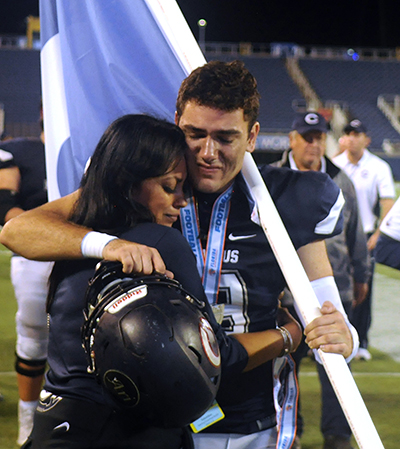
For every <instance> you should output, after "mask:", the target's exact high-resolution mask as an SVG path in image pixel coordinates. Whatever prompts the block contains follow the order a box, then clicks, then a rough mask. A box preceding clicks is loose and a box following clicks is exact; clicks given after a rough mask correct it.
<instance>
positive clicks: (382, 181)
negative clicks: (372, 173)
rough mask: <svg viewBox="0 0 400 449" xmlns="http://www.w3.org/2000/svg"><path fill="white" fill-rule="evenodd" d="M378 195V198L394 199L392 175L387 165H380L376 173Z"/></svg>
mask: <svg viewBox="0 0 400 449" xmlns="http://www.w3.org/2000/svg"><path fill="white" fill-rule="evenodd" d="M378 178H379V181H378V194H379V198H381V199H383V198H395V197H396V192H395V188H394V181H393V174H392V170H391V168H390V166H389V164H388V163H386V162H384V163H383V164H382V167H381V170H380V171H379V173H378Z"/></svg>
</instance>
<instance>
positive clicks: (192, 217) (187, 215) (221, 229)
mask: <svg viewBox="0 0 400 449" xmlns="http://www.w3.org/2000/svg"><path fill="white" fill-rule="evenodd" d="M232 191H233V185H231V186H230V187H229V188H228V189H227V190H225V192H223V193H221V195H220V196H219V197H218V198H217V199H216V201H215V203H214V205H213V208H212V211H211V219H210V227H209V231H208V236H207V247H206V250H205V251H203V248H202V246H201V241H200V230H199V220H198V216H197V213H198V211H197V207H196V203H195V199H194V198H193V196H192V197H191V198H190V199H189V200H188V204H187V206H186V207H184V208H182V209H181V212H180V214H181V223H182V233H183V235H184V236H185V238H186V240H187V241H188V242H189V244H190V247H191V248H192V251H193V253H194V255H195V256H196V262H197V270H198V271H199V274H200V276H201V278H202V282H203V287H204V290H205V292H206V295H207V298H208V301H209V302H210V304H213V305H214V304H216V302H217V295H218V288H219V280H220V276H221V267H222V261H223V254H224V246H225V234H226V228H227V223H228V216H229V209H230V200H231V196H232Z"/></svg>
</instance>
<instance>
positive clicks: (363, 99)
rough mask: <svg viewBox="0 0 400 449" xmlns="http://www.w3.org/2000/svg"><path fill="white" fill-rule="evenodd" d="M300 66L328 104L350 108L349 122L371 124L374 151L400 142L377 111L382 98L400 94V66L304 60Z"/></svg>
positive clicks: (369, 62) (399, 64)
mask: <svg viewBox="0 0 400 449" xmlns="http://www.w3.org/2000/svg"><path fill="white" fill-rule="evenodd" d="M299 65H300V68H301V69H302V70H303V72H304V74H305V75H306V77H307V78H308V80H309V81H310V83H311V85H312V86H313V88H314V89H315V91H316V93H317V94H318V96H319V97H320V98H321V99H322V100H323V101H324V102H328V101H330V100H334V101H337V102H339V103H342V104H346V105H347V107H348V114H349V118H354V117H357V118H359V119H360V120H361V121H362V122H364V123H366V124H367V126H368V129H369V131H370V133H371V138H372V142H371V146H370V147H371V149H372V150H373V151H376V152H380V151H382V143H383V140H384V139H391V140H392V139H393V140H398V139H400V135H399V134H398V133H397V132H396V131H395V130H394V128H393V127H392V126H391V124H390V123H389V121H388V120H387V119H386V117H385V116H384V115H383V113H382V112H381V111H380V110H379V109H378V107H377V100H378V96H379V95H382V94H389V95H392V94H396V93H399V90H400V87H399V79H400V63H399V62H392V61H351V60H348V61H338V60H319V59H300V60H299Z"/></svg>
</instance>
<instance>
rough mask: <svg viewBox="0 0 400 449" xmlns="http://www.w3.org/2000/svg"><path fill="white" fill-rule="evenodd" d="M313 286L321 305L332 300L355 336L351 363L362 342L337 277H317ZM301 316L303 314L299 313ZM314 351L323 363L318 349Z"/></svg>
mask: <svg viewBox="0 0 400 449" xmlns="http://www.w3.org/2000/svg"><path fill="white" fill-rule="evenodd" d="M311 286H312V288H313V290H314V293H315V296H316V297H317V299H318V302H319V303H320V305H321V306H322V304H323V303H324V302H325V301H330V302H331V303H332V304H333V305H334V306H335V307H336V309H337V310H339V312H340V313H341V314H342V315H343V316H344V319H345V321H346V324H347V327H348V328H349V330H350V333H351V336H352V338H353V352H352V353H351V355H350V356H349V357H347V359H346V362H347V363H349V362H350V360H351V359H352V358H354V356H355V355H356V354H357V351H358V347H359V345H360V343H359V339H358V333H357V331H356V329H355V328H354V327H353V326H352V324H351V323H350V321H349V318H348V316H347V314H346V312H345V310H344V307H343V303H342V300H341V299H340V295H339V290H338V288H337V286H336V283H335V279H334V277H333V276H326V277H323V278H319V279H315V280H314V281H311ZM296 311H297V310H296ZM299 316H301V315H300V314H299ZM313 352H314V355H315V358H316V360H317V362H319V363H321V359H320V357H319V355H318V351H317V350H313Z"/></svg>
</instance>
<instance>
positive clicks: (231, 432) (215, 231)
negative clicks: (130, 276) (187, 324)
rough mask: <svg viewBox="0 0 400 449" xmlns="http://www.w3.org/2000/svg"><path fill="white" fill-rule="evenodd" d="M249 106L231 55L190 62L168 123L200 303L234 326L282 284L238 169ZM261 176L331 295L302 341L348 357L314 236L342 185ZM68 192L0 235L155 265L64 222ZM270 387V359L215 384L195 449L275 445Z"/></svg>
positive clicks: (350, 343) (353, 342) (257, 317)
mask: <svg viewBox="0 0 400 449" xmlns="http://www.w3.org/2000/svg"><path fill="white" fill-rule="evenodd" d="M258 109H259V94H258V91H257V84H256V80H255V79H254V77H253V76H252V75H251V74H250V73H249V72H248V71H247V69H245V67H244V65H243V63H241V62H239V61H235V62H232V63H223V62H211V63H208V64H206V65H205V66H203V67H201V68H199V69H197V70H195V71H194V72H192V74H191V75H190V76H189V77H188V78H187V79H186V80H185V81H184V82H183V83H182V86H181V89H180V91H179V95H178V100H177V112H176V123H177V124H178V125H179V126H180V127H181V128H182V129H183V131H184V132H185V135H186V140H187V143H188V145H189V151H188V158H187V159H188V169H189V174H190V179H191V183H192V186H193V192H192V198H191V200H190V201H189V207H188V208H185V210H183V212H182V215H181V222H182V223H183V225H182V226H183V233H184V234H185V235H186V236H187V238H188V240H189V243H191V246H192V249H193V250H194V252H195V254H196V255H197V256H198V257H197V261H198V268H199V272H200V273H202V274H203V284H204V287H205V290H206V293H207V296H208V299H209V301H210V302H211V303H212V304H213V305H214V304H224V305H225V312H224V321H223V325H224V327H225V329H226V330H230V331H232V332H235V333H238V332H256V331H261V330H266V329H275V327H276V313H277V307H278V299H277V298H278V296H279V294H280V292H281V291H282V289H283V287H284V285H285V280H284V278H283V275H282V273H281V272H280V269H279V267H278V264H277V262H276V260H275V257H274V256H273V254H272V251H271V248H270V246H269V244H268V242H267V239H266V237H265V235H264V233H263V231H262V229H261V227H260V226H259V225H258V224H257V223H256V221H257V220H256V218H255V214H254V213H253V210H254V201H253V200H252V198H251V192H250V191H249V188H248V187H247V185H246V183H245V181H244V179H243V177H242V176H241V174H240V170H241V168H242V164H243V158H244V155H245V153H246V151H249V152H252V151H253V150H254V147H255V142H256V138H257V135H258V132H259V127H260V125H259V123H258V122H257V121H256V119H257V114H258ZM262 174H263V176H264V178H265V181H266V184H267V186H268V188H269V189H270V191H271V194H272V196H273V197H274V199H275V201H276V202H277V207H278V210H279V212H280V214H281V215H282V218H283V220H284V222H285V224H286V226H287V228H288V230H289V233H290V235H291V238H292V241H293V243H294V245H295V247H296V249H298V253H299V256H300V258H301V260H302V262H303V265H304V267H305V269H306V271H307V274H308V276H309V278H310V280H311V281H312V282H313V285H314V289H315V291H316V294H317V297H319V298H320V302H321V305H322V303H323V302H324V301H325V300H326V301H329V302H327V303H326V304H324V305H323V307H322V308H321V312H322V316H321V317H319V318H317V319H315V320H314V321H313V322H312V323H310V324H309V325H308V326H307V327H306V329H305V332H306V334H307V342H308V344H309V345H310V347H311V348H315V349H316V348H320V347H322V348H323V350H325V351H327V352H336V353H340V354H342V355H343V356H345V357H346V358H348V357H350V358H351V357H352V356H353V355H354V351H356V350H357V347H358V338H357V334H356V333H355V331H354V329H353V328H352V327H351V325H350V324H349V322H348V320H347V317H346V315H345V313H344V311H343V308H342V307H341V303H340V298H339V295H338V292H337V288H336V286H335V283H334V281H333V277H332V270H331V267H330V265H329V261H328V259H327V255H326V250H325V245H324V243H323V242H322V241H321V239H323V238H325V237H327V236H331V235H334V234H336V233H337V232H340V228H341V223H340V218H339V211H340V209H341V205H342V198H341V195H340V191H339V189H338V188H337V187H336V186H335V185H334V184H333V183H332V181H331V180H330V179H329V177H328V176H325V175H321V174H320V173H310V174H303V173H296V172H293V171H291V170H287V171H286V170H282V169H276V168H272V167H266V168H265V169H264V170H263V171H262ZM288 186H289V187H288ZM77 195H79V192H75V193H73V194H71V195H69V196H68V197H65V198H62V199H60V200H57V201H55V202H53V203H51V205H50V206H47V207H45V208H42V209H41V210H37V211H35V212H34V213H32V214H30V217H26V218H25V219H18V221H17V222H16V223H15V224H13V225H12V226H11V225H10V226H9V227H8V229H7V228H6V229H5V232H4V231H3V232H4V235H2V241H3V242H4V243H5V244H6V245H8V246H10V247H13V248H19V249H22V248H23V247H24V244H21V243H22V240H24V241H25V242H26V241H27V239H29V240H31V239H32V233H34V234H35V235H36V238H37V239H39V240H40V241H43V239H46V240H47V238H49V239H50V241H47V242H46V243H47V245H46V249H44V248H42V247H41V245H40V244H36V243H34V244H33V245H32V246H30V248H29V249H26V248H25V251H24V252H25V255H26V256H27V257H33V258H45V259H52V258H66V257H71V258H76V257H82V250H81V244H82V242H83V254H84V255H85V256H86V257H90V256H91V257H93V256H97V257H104V258H107V259H110V260H120V261H121V262H122V263H123V265H124V270H125V271H127V272H129V271H131V270H135V271H139V272H143V273H148V274H150V273H151V272H152V271H153V270H154V269H156V270H157V271H162V272H164V271H165V267H164V265H163V262H162V260H161V259H160V257H159V255H158V253H157V252H156V251H155V250H153V249H151V248H147V247H143V246H140V245H137V244H134V243H132V242H125V241H122V240H119V239H114V238H113V237H112V236H107V235H105V234H100V233H97V232H89V233H88V231H89V230H88V229H85V228H82V227H77V226H74V225H72V224H70V223H66V219H67V218H68V216H69V214H70V211H71V208H72V207H73V204H74V201H75V199H76V198H77ZM197 217H199V220H197ZM252 218H253V219H255V222H253V221H252ZM27 221H29V222H30V226H27ZM188 223H189V224H190V225H188ZM299 223H301V228H300V226H299ZM32 225H34V227H35V228H36V230H35V231H33V230H32V227H33V226H32ZM50 228H51V231H50ZM193 230H194V232H192V231H193ZM210 231H211V232H210ZM218 236H221V237H218ZM225 237H226V238H225ZM206 241H207V242H208V245H207V254H204V251H205V250H206V248H205V242H206ZM64 245H66V246H65V247H63V246H64ZM215 254H218V255H219V256H218V257H215ZM203 255H204V258H203ZM207 256H208V257H207ZM215 261H217V263H215ZM219 279H220V281H219V282H218V280H219ZM272 390H273V379H272V362H269V363H266V364H265V365H263V366H261V367H259V368H256V369H254V370H252V371H249V372H246V373H243V374H242V375H241V376H239V377H238V378H237V379H235V380H233V381H229V382H228V381H227V382H224V381H222V386H221V389H220V393H219V396H218V402H219V403H220V406H221V408H222V409H223V411H224V413H225V416H226V417H225V418H224V419H223V420H222V421H220V422H219V423H217V424H215V425H213V426H211V427H209V428H208V429H206V430H205V432H201V433H200V434H197V435H196V440H195V443H196V447H197V448H203V447H206V448H209V447H213V448H219V447H226V444H227V441H228V440H229V441H230V443H229V444H232V445H233V446H232V447H235V448H236V447H237V448H240V447H246V448H249V447H251V448H275V446H276V439H277V430H276V412H275V407H274V400H273V391H272Z"/></svg>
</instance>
